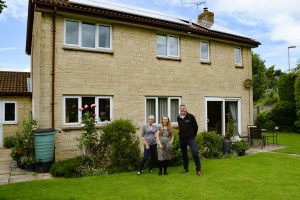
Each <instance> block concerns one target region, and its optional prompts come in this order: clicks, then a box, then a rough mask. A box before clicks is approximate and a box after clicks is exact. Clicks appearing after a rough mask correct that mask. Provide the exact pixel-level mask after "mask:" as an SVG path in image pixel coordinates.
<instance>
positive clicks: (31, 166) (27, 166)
mask: <svg viewBox="0 0 300 200" xmlns="http://www.w3.org/2000/svg"><path fill="white" fill-rule="evenodd" d="M25 170H26V171H30V172H34V171H35V164H34V163H26V164H25Z"/></svg>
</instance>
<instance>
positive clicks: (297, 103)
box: [295, 73, 300, 132]
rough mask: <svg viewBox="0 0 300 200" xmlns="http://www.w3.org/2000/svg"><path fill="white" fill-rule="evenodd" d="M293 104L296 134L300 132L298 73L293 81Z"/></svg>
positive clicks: (299, 84)
mask: <svg viewBox="0 0 300 200" xmlns="http://www.w3.org/2000/svg"><path fill="white" fill-rule="evenodd" d="M295 104H296V114H297V121H296V122H295V126H296V127H297V132H300V73H298V76H297V78H296V81H295Z"/></svg>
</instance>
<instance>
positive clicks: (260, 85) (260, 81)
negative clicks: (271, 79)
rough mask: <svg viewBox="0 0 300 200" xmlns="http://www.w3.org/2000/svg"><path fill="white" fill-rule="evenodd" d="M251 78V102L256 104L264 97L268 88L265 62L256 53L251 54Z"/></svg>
mask: <svg viewBox="0 0 300 200" xmlns="http://www.w3.org/2000/svg"><path fill="white" fill-rule="evenodd" d="M252 75H253V76H252V78H253V101H254V102H257V101H258V100H259V99H261V98H263V97H264V94H265V92H266V89H267V88H268V79H267V76H266V66H265V61H264V60H262V59H261V58H260V56H259V55H258V54H256V53H253V52H252Z"/></svg>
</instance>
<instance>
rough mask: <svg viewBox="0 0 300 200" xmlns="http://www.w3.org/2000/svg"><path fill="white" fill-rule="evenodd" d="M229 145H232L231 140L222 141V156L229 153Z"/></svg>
mask: <svg viewBox="0 0 300 200" xmlns="http://www.w3.org/2000/svg"><path fill="white" fill-rule="evenodd" d="M231 145H232V142H231V140H229V139H224V140H223V143H222V150H223V153H224V154H226V153H229V152H230V151H231Z"/></svg>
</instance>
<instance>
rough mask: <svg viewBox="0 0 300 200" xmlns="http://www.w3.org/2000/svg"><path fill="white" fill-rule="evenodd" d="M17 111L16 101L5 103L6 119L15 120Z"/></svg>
mask: <svg viewBox="0 0 300 200" xmlns="http://www.w3.org/2000/svg"><path fill="white" fill-rule="evenodd" d="M15 112H16V109H15V103H5V116H4V121H15V120H16V113H15Z"/></svg>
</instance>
